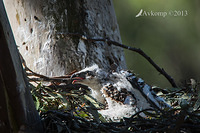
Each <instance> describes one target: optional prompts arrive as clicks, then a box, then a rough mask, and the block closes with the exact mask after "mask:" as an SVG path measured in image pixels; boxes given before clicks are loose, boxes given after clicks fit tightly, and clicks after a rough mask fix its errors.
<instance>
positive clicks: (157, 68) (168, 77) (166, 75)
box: [57, 33, 177, 88]
mask: <svg viewBox="0 0 200 133" xmlns="http://www.w3.org/2000/svg"><path fill="white" fill-rule="evenodd" d="M57 34H58V35H67V36H77V37H80V38H81V39H83V40H86V41H91V42H96V41H102V42H106V43H107V44H108V45H115V46H118V47H121V48H124V49H128V50H131V51H134V52H136V53H138V54H140V55H141V56H142V57H144V58H145V59H146V60H147V61H148V62H149V63H150V64H151V65H152V66H153V67H154V68H155V69H156V70H157V71H158V72H159V73H160V74H162V75H163V76H164V77H165V78H166V79H167V80H168V81H169V82H170V84H171V85H172V87H175V88H177V85H176V83H175V81H174V79H173V78H172V77H171V76H170V75H169V74H167V73H166V72H165V70H164V69H163V68H160V67H159V66H158V65H157V64H156V63H155V62H154V61H153V60H152V59H151V58H150V57H149V56H148V55H147V54H145V52H144V51H142V50H141V49H140V48H134V47H130V46H126V45H124V44H121V43H118V42H116V41H112V40H110V39H104V38H89V37H86V36H84V35H81V34H79V33H57Z"/></svg>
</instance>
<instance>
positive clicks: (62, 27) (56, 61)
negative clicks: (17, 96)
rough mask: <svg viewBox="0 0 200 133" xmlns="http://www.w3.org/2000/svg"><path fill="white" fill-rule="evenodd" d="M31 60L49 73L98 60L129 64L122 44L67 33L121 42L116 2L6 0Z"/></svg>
mask: <svg viewBox="0 0 200 133" xmlns="http://www.w3.org/2000/svg"><path fill="white" fill-rule="evenodd" d="M4 3H5V6H6V9H7V14H8V16H9V20H10V23H11V26H12V29H13V32H14V36H15V39H16V42H17V45H18V46H19V50H20V52H21V54H22V55H23V56H24V58H25V61H26V64H27V66H28V67H29V68H31V69H32V70H33V71H35V72H38V73H40V74H43V75H46V76H60V75H65V74H67V73H70V72H71V71H73V70H80V69H83V68H85V67H86V66H90V65H92V64H94V63H96V64H98V65H99V66H100V67H101V68H104V69H110V68H111V67H112V66H113V65H115V66H117V67H118V68H119V69H122V68H126V64H125V59H124V53H123V50H122V49H121V48H118V47H116V46H109V45H107V44H106V43H104V42H88V41H84V40H82V39H80V38H78V37H71V36H66V35H65V33H79V34H82V35H85V36H88V37H94V38H109V39H111V40H114V41H118V42H121V38H120V33H119V28H118V25H117V20H116V16H115V12H114V8H113V3H112V1H111V0H17V1H16V0H4Z"/></svg>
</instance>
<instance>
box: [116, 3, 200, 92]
mask: <svg viewBox="0 0 200 133" xmlns="http://www.w3.org/2000/svg"><path fill="white" fill-rule="evenodd" d="M113 2H114V7H115V12H116V15H117V19H118V24H119V28H120V33H121V37H122V42H123V44H125V45H129V46H132V47H137V48H141V49H142V50H143V51H144V52H145V53H146V54H147V55H148V56H150V57H151V58H152V59H153V60H154V61H155V62H156V63H157V64H158V65H159V66H160V67H162V68H164V69H165V70H166V72H167V73H168V74H169V75H171V76H172V77H173V78H174V79H175V81H176V82H177V84H178V85H181V84H182V82H184V81H185V80H188V79H190V78H193V79H196V80H199V77H200V71H199V69H200V67H199V66H200V56H199V55H200V53H199V51H200V43H199V42H200V1H199V0H192V1H189V0H177V1H174V0H168V1H163V0H149V1H147V0H125V1H122V0H113ZM141 9H143V11H146V12H147V11H149V12H150V11H153V12H167V13H169V12H170V11H172V12H173V13H175V12H176V11H177V12H178V11H181V12H182V11H183V12H184V13H185V12H187V13H188V15H187V16H182V15H181V16H173V15H171V16H170V15H169V14H168V15H167V16H165V17H162V16H140V17H137V18H136V17H135V16H136V15H137V14H138V13H139V11H140V10H141ZM174 15H175V14H174ZM184 15H185V14H184ZM125 56H126V62H127V66H128V69H130V70H133V71H134V72H135V73H136V74H138V76H139V77H141V78H143V79H144V80H145V81H146V82H147V83H149V84H151V85H155V86H160V87H164V88H170V87H171V85H170V84H169V83H168V81H167V80H166V79H165V78H164V77H163V76H162V75H160V74H159V73H158V72H157V71H156V70H155V69H154V68H153V67H152V66H151V65H150V64H149V63H148V62H147V61H146V60H145V59H144V58H143V57H142V56H140V55H138V54H137V53H134V52H132V51H127V50H125Z"/></svg>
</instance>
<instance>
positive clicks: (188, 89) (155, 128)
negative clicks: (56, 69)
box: [28, 73, 200, 133]
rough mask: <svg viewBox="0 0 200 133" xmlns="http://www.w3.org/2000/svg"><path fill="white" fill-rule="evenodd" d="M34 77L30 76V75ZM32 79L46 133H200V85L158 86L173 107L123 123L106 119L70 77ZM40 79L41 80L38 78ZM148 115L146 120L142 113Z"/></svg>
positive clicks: (125, 120)
mask: <svg viewBox="0 0 200 133" xmlns="http://www.w3.org/2000/svg"><path fill="white" fill-rule="evenodd" d="M28 75H30V73H29V74H28ZM33 75H34V76H37V78H29V80H30V81H31V82H33V81H34V84H35V85H31V86H32V87H31V93H32V96H33V99H34V102H35V105H36V108H37V110H38V112H39V113H40V116H41V119H42V121H43V124H44V127H45V132H46V133H71V132H73V133H74V132H83V133H84V132H87V133H88V132H95V133H97V132H136V133H140V132H142V133H143V132H148V133H149V132H159V133H160V132H174V133H175V132H181V133H193V132H200V128H199V127H200V91H199V85H198V83H197V84H196V85H194V84H186V85H185V86H184V87H182V88H170V89H161V88H158V87H154V88H153V90H154V91H155V92H157V95H159V96H161V97H163V98H164V99H165V100H166V101H167V102H168V104H170V105H171V107H172V108H170V109H165V110H159V111H158V110H156V109H155V110H153V109H145V110H142V111H140V112H137V113H136V114H134V115H133V116H131V117H130V118H124V119H122V120H121V121H120V122H113V121H111V120H106V119H105V118H104V117H103V116H101V114H99V113H98V110H100V109H102V108H104V107H103V105H101V104H100V103H98V102H97V101H96V100H95V99H93V98H92V97H91V96H90V95H88V93H87V92H88V91H89V89H88V87H87V86H83V85H74V84H71V82H70V78H69V77H70V76H66V77H53V78H49V77H45V78H44V77H41V75H35V74H34V73H32V74H31V76H33ZM38 76H39V77H38ZM140 113H145V115H146V117H145V118H144V117H141V116H140V115H139V114H140Z"/></svg>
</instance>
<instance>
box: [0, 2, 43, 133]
mask: <svg viewBox="0 0 200 133" xmlns="http://www.w3.org/2000/svg"><path fill="white" fill-rule="evenodd" d="M0 42H1V44H0V132H2V133H7V132H19V131H21V132H42V124H41V121H40V117H39V115H38V112H37V111H36V109H35V105H34V103H33V99H32V96H31V94H30V90H29V87H28V84H27V83H28V82H27V80H26V76H25V73H24V71H23V69H22V65H21V61H20V58H19V53H18V49H17V47H16V44H15V41H14V37H13V34H12V31H11V28H10V25H9V22H8V18H7V15H6V12H5V9H4V5H3V2H2V1H0Z"/></svg>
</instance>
